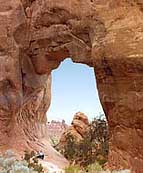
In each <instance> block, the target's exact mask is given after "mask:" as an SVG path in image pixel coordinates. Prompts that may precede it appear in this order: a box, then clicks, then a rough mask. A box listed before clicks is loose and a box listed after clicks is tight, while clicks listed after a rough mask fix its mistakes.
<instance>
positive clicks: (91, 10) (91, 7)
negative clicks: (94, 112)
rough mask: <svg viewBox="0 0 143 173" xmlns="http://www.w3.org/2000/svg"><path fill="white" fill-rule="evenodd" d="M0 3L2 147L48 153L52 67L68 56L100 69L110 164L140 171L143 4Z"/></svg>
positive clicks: (113, 0) (84, 0) (119, 0)
mask: <svg viewBox="0 0 143 173" xmlns="http://www.w3.org/2000/svg"><path fill="white" fill-rule="evenodd" d="M0 4H1V7H2V8H0V60H1V61H0V127H1V130H0V149H1V150H5V149H7V148H13V149H15V150H19V151H20V150H23V149H24V148H25V147H26V148H34V149H37V148H45V150H47V146H48V145H49V144H48V142H47V141H46V140H45V138H46V130H45V126H44V123H45V122H46V118H45V112H46V111H47V109H48V107H49V104H50V72H51V71H52V69H54V68H56V67H58V65H59V64H60V62H61V61H62V60H63V59H64V58H66V57H67V56H70V57H71V58H72V59H73V61H75V62H80V63H85V64H88V65H90V66H92V67H94V68H95V72H96V78H97V85H98V90H99V95H100V99H101V103H102V105H103V108H104V111H105V113H106V116H107V119H108V123H109V127H110V154H109V165H110V166H111V167H112V168H113V169H118V168H132V169H133V170H135V171H136V172H137V173H138V172H141V171H142V170H143V150H142V145H143V138H142V137H143V125H142V124H143V115H142V112H143V105H142V100H143V89H142V84H143V80H142V77H143V70H142V68H143V60H142V58H143V49H142V48H143V44H142V40H143V37H142V30H143V22H142V17H143V13H142V5H143V4H142V2H141V1H140V0H131V1H125V0H108V1H104V0H103V1H100V0H93V1H90V0H70V1H68V2H67V1H66V0H62V1H61V0H54V1H53V0H52V1H51V0H43V1H42V0H35V1H30V0H27V1H26V0H21V1H20V0H15V1H7V2H5V1H4V0H0ZM51 150H52V149H51ZM51 150H50V151H51Z"/></svg>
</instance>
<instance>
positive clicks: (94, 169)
mask: <svg viewBox="0 0 143 173" xmlns="http://www.w3.org/2000/svg"><path fill="white" fill-rule="evenodd" d="M102 170H103V169H102V166H101V165H100V164H99V163H98V162H95V163H93V164H91V165H88V166H87V168H86V172H89V173H95V172H97V171H102Z"/></svg>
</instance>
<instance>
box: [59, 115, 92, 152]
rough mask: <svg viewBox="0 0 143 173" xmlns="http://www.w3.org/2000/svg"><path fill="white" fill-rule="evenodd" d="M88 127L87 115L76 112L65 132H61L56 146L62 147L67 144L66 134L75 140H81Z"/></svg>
mask: <svg viewBox="0 0 143 173" xmlns="http://www.w3.org/2000/svg"><path fill="white" fill-rule="evenodd" d="M88 127H89V122H88V118H87V116H86V115H85V114H84V113H82V112H77V113H76V114H75V115H74V117H73V121H72V123H71V126H69V127H68V128H67V129H66V130H65V132H64V133H63V134H62V136H61V138H60V141H59V144H58V146H56V147H57V148H58V149H63V147H64V146H65V145H66V144H67V137H68V135H70V136H72V137H73V139H74V140H75V141H76V142H79V141H80V140H82V139H83V138H84V136H85V134H86V132H87V129H88Z"/></svg>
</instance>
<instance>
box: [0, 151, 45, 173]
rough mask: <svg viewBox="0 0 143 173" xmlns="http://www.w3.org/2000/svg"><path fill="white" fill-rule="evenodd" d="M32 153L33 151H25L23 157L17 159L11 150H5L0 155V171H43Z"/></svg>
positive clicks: (14, 172)
mask: <svg viewBox="0 0 143 173" xmlns="http://www.w3.org/2000/svg"><path fill="white" fill-rule="evenodd" d="M34 155H35V154H34V152H25V155H24V158H23V159H22V160H17V159H16V156H15V154H14V153H13V152H12V151H10V150H8V151H6V152H5V153H4V154H1V155H0V173H44V171H43V167H42V165H41V164H39V163H38V159H36V158H35V157H34Z"/></svg>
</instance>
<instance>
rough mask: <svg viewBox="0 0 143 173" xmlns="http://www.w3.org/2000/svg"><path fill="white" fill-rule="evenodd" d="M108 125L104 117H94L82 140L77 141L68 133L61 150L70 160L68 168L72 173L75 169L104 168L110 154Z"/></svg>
mask: <svg viewBox="0 0 143 173" xmlns="http://www.w3.org/2000/svg"><path fill="white" fill-rule="evenodd" d="M108 139H109V135H108V125H107V122H106V120H104V119H103V118H94V120H93V121H92V122H90V124H89V127H88V129H87V131H86V133H85V135H84V137H83V139H82V140H80V141H78V142H77V141H76V140H75V138H74V136H72V134H70V133H68V134H67V135H66V140H67V141H66V144H65V145H64V147H63V148H62V149H61V150H60V149H59V151H60V152H61V153H62V154H63V155H64V156H65V157H66V158H67V159H68V160H69V161H70V164H71V166H70V167H69V168H66V172H67V173H68V172H69V173H70V172H72V171H73V170H74V169H75V171H76V172H78V169H82V170H83V171H87V172H88V171H91V170H96V171H100V170H102V169H103V167H104V164H105V163H106V162H107V156H108Z"/></svg>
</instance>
